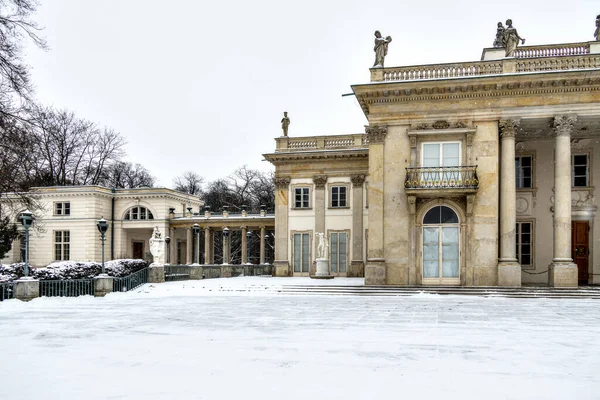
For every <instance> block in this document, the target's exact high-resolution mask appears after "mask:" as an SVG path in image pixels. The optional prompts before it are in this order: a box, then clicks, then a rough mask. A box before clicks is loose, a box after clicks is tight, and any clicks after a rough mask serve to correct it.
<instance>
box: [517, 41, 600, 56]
mask: <svg viewBox="0 0 600 400" xmlns="http://www.w3.org/2000/svg"><path fill="white" fill-rule="evenodd" d="M584 54H590V44H589V43H588V42H582V43H563V44H548V45H542V46H539V45H538V46H522V47H519V48H517V49H516V50H515V53H514V56H515V58H533V57H557V56H578V55H584Z"/></svg>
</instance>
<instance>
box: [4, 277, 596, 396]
mask: <svg viewBox="0 0 600 400" xmlns="http://www.w3.org/2000/svg"><path fill="white" fill-rule="evenodd" d="M304 284H306V285H310V284H318V285H323V284H325V285H327V284H335V285H356V284H362V279H339V278H336V279H334V280H332V281H322V280H320V281H314V280H310V279H303V278H298V279H296V278H282V279H278V278H266V277H244V278H230V279H211V280H204V281H183V282H170V283H165V284H159V285H156V284H147V285H144V286H142V287H140V288H138V289H137V290H134V291H131V292H127V293H112V294H109V295H108V296H106V297H104V298H94V297H91V296H83V297H78V298H39V299H34V300H32V301H31V302H29V303H23V302H20V301H18V300H7V301H4V302H2V303H0V351H1V354H2V358H3V360H4V362H2V363H0V381H1V387H2V396H3V398H7V399H8V398H9V399H13V400H14V399H32V398H44V399H82V398H85V399H134V400H138V399H140V400H141V399H144V400H146V399H150V400H151V399H261V400H263V399H264V400H270V399H286V400H288V399H303V400H306V399H375V398H382V399H391V398H399V399H400V398H418V399H436V400H437V399H481V398H485V399H486V400H487V399H568V398H577V399H596V398H598V393H597V389H598V388H599V387H600V377H599V374H598V373H597V371H599V370H600V351H599V350H598V346H597V340H598V335H599V334H600V307H598V302H597V301H595V300H583V299H577V300H575V299H568V300H558V299H507V298H501V297H491V298H483V297H475V296H442V295H415V296H408V297H366V296H327V295H319V296H316V295H311V296H303V295H293V296H289V295H282V294H277V293H278V292H277V291H278V290H279V289H280V288H281V287H282V286H284V285H304Z"/></svg>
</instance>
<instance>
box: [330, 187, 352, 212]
mask: <svg viewBox="0 0 600 400" xmlns="http://www.w3.org/2000/svg"><path fill="white" fill-rule="evenodd" d="M347 190H348V187H347V186H332V187H331V207H332V208H343V207H347V206H348V204H347V196H346V193H347Z"/></svg>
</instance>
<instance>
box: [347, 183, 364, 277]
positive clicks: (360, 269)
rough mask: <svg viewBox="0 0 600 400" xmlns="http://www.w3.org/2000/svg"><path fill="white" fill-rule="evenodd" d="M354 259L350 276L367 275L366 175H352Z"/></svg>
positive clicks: (349, 271)
mask: <svg viewBox="0 0 600 400" xmlns="http://www.w3.org/2000/svg"><path fill="white" fill-rule="evenodd" d="M350 180H351V181H352V261H351V262H350V269H349V270H348V276H352V277H360V276H365V264H364V261H363V231H364V228H363V208H364V206H363V184H364V183H365V176H364V175H352V176H351V177H350Z"/></svg>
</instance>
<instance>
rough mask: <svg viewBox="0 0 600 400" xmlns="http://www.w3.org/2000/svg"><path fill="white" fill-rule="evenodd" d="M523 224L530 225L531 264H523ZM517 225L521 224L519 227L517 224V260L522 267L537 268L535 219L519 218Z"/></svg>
mask: <svg viewBox="0 0 600 400" xmlns="http://www.w3.org/2000/svg"><path fill="white" fill-rule="evenodd" d="M523 224H529V225H530V230H529V235H530V238H529V241H530V243H529V246H530V248H529V262H530V263H529V264H525V265H524V264H522V262H521V256H522V251H521V245H522V244H523V241H522V239H521V236H522V234H523V230H522V228H521V226H522V225H523ZM516 225H519V227H518V228H517V227H516V226H515V244H516V257H517V261H518V262H519V264H520V265H521V268H522V269H535V220H532V219H523V220H518V221H517V223H516Z"/></svg>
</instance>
